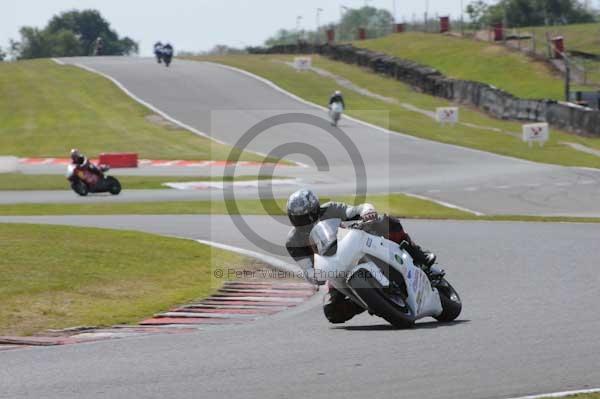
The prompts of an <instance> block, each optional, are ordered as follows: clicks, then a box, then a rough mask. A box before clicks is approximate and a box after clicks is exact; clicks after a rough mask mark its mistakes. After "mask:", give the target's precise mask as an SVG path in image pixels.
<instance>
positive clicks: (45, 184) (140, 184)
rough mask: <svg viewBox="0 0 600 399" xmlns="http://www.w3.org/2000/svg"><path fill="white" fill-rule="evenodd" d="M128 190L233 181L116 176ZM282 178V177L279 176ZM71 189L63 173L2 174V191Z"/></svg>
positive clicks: (260, 178)
mask: <svg viewBox="0 0 600 399" xmlns="http://www.w3.org/2000/svg"><path fill="white" fill-rule="evenodd" d="M116 177H117V178H118V179H119V181H120V182H121V185H122V186H123V187H124V188H125V189H126V190H151V189H152V190H156V189H168V188H169V187H165V186H164V185H163V184H164V183H167V182H168V183H185V182H200V181H223V180H224V181H227V182H230V181H233V180H234V178H233V177H230V176H226V177H222V176H191V177H184V176H116ZM266 178H269V179H270V177H268V176H236V177H235V181H248V180H263V179H266ZM277 178H280V177H277ZM3 190H5V191H17V190H18V191H28V190H69V182H68V181H67V180H66V179H65V178H64V176H61V175H26V174H21V173H5V174H0V191H3Z"/></svg>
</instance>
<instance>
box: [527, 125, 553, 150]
mask: <svg viewBox="0 0 600 399" xmlns="http://www.w3.org/2000/svg"><path fill="white" fill-rule="evenodd" d="M549 138H550V129H549V128H548V124H547V123H531V124H528V125H523V141H526V142H528V143H529V145H531V144H532V143H534V142H538V143H540V145H544V143H545V142H546V141H548V139H549Z"/></svg>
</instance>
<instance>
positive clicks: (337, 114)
mask: <svg viewBox="0 0 600 399" xmlns="http://www.w3.org/2000/svg"><path fill="white" fill-rule="evenodd" d="M343 112H344V106H343V105H342V103H341V102H339V101H336V102H334V103H332V104H331V105H330V106H329V117H330V118H331V124H332V125H333V126H337V125H338V122H339V121H340V119H341V118H342V113H343Z"/></svg>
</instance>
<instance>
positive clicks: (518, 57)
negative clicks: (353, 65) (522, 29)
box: [354, 32, 564, 100]
mask: <svg viewBox="0 0 600 399" xmlns="http://www.w3.org/2000/svg"><path fill="white" fill-rule="evenodd" d="M354 45H355V46H357V47H361V48H367V49H370V50H374V51H380V52H383V53H386V54H390V55H394V56H396V57H399V58H404V59H408V60H413V61H416V62H419V63H421V64H425V65H429V66H432V67H434V68H436V69H438V70H439V71H440V72H442V73H444V74H445V75H447V76H449V77H453V78H457V79H465V80H474V81H478V82H484V83H489V84H491V85H494V86H496V87H499V88H501V89H504V90H506V91H508V92H509V93H512V94H514V95H516V96H519V97H522V98H531V99H540V98H551V99H561V100H562V99H563V97H564V83H563V79H562V78H561V77H560V76H558V75H557V74H555V73H554V72H553V71H552V70H551V69H550V67H549V66H548V65H547V64H546V63H544V62H540V61H534V60H533V59H531V58H529V57H527V56H525V55H523V54H520V53H518V52H515V51H511V50H509V49H507V48H505V47H503V46H501V45H496V44H492V43H488V42H479V41H475V40H472V39H462V38H457V37H454V36H445V35H439V34H431V33H418V32H410V33H403V34H395V35H390V36H387V37H383V38H380V39H374V40H366V41H361V42H355V43H354Z"/></svg>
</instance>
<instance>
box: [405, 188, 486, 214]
mask: <svg viewBox="0 0 600 399" xmlns="http://www.w3.org/2000/svg"><path fill="white" fill-rule="evenodd" d="M402 194H404V195H406V196H409V197H413V198H418V199H422V200H425V201H431V202H435V203H436V204H438V205H442V206H445V207H446V208H452V209H457V210H459V211H463V212H468V213H471V214H473V215H475V216H485V214H484V213H481V212H478V211H474V210H472V209H469V208H465V207H462V206H459V205H454V204H451V203H449V202H446V201H440V200H436V199H435V198H431V197H426V196H424V195H419V194H412V193H402Z"/></svg>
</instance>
